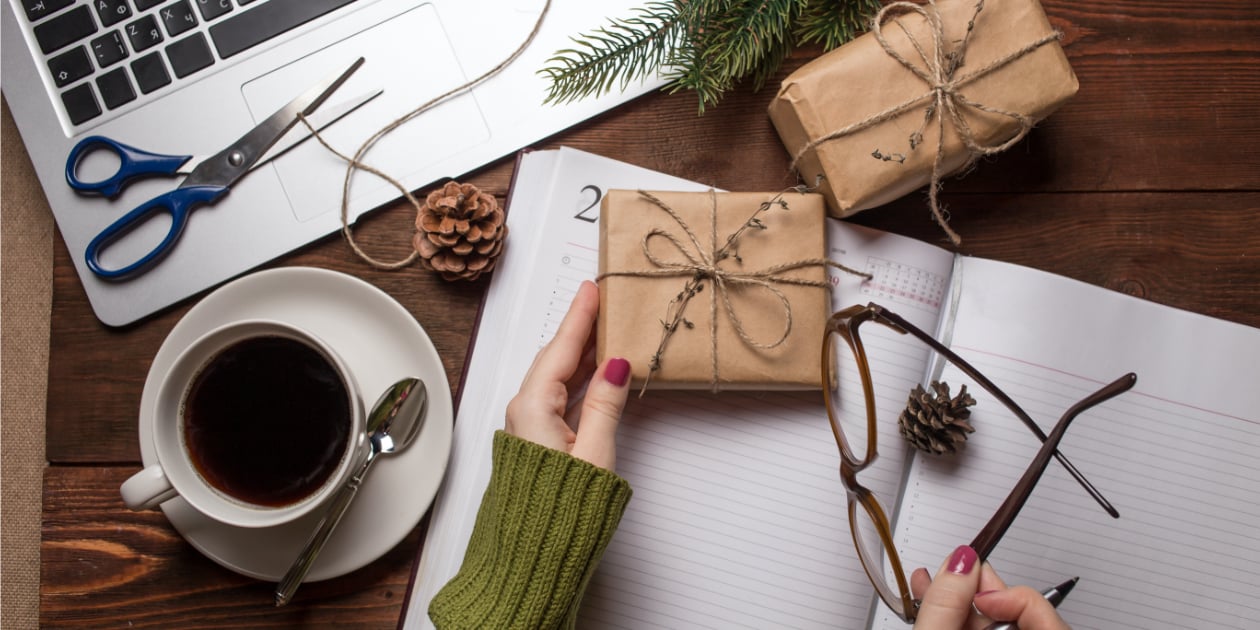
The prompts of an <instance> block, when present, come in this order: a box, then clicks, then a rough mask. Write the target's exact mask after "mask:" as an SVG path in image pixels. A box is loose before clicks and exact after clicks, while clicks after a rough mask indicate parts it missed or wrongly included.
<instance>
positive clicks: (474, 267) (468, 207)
mask: <svg viewBox="0 0 1260 630" xmlns="http://www.w3.org/2000/svg"><path fill="white" fill-rule="evenodd" d="M504 219H505V215H504V214H503V209H502V208H500V207H499V202H498V201H496V200H495V198H494V196H493V195H489V194H486V193H484V192H481V191H480V190H478V189H477V187H476V186H473V185H472V184H460V183H458V182H454V181H451V182H447V183H446V185H445V186H443V187H442V188H441V189H440V190H435V191H433V192H431V193H429V196H428V197H427V198H426V199H425V200H424V207H423V208H421V209H420V213H419V214H418V215H417V216H416V235H415V238H414V239H413V244H414V245H415V248H416V251H417V252H419V253H420V264H421V265H422V266H424V268H425V269H430V270H432V271H436V272H438V273H439V274H441V275H442V278H443V279H445V280H469V281H472V280H476V279H477V278H479V277H480V276H481V274H483V273H486V272H489V271H490V270H492V269H494V264H495V261H496V260H497V259H498V257H499V253H500V252H502V251H503V241H504V240H505V239H506V238H507V232H508V228H507V225H505V224H504Z"/></svg>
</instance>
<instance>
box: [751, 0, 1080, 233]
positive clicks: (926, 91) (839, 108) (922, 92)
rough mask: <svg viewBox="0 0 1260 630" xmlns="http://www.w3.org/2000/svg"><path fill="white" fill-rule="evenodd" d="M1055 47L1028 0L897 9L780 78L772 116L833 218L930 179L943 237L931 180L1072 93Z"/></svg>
mask: <svg viewBox="0 0 1260 630" xmlns="http://www.w3.org/2000/svg"><path fill="white" fill-rule="evenodd" d="M981 7H982V8H981ZM1058 39H1059V33H1058V32H1056V31H1055V30H1054V29H1053V28H1051V26H1050V23H1049V21H1048V20H1047V19H1046V14H1045V12H1044V11H1043V10H1042V8H1041V5H1040V4H1039V3H1038V2H1037V0H986V1H985V2H983V3H982V4H978V3H977V2H976V0H937V1H936V2H931V1H929V2H928V3H927V4H925V5H920V4H913V3H909V2H896V3H893V4H890V5H888V6H886V7H885V8H884V9H883V10H882V11H881V12H880V14H879V16H878V17H877V18H876V20H875V21H874V22H873V25H872V29H871V32H869V33H867V34H865V35H863V36H861V37H858V38H856V39H854V40H853V41H851V42H849V43H847V44H845V45H843V46H841V47H839V48H836V49H835V50H832V51H831V52H829V53H826V54H824V55H822V56H821V57H819V58H818V59H815V60H814V61H811V62H810V63H808V64H806V65H804V66H802V67H801V68H800V69H799V70H797V71H796V72H793V73H792V74H791V75H789V76H788V77H787V79H785V80H784V81H783V84H782V86H781V88H780V90H779V93H778V95H777V96H776V97H775V99H774V101H773V102H772V103H771V104H770V110H769V113H770V118H771V120H772V121H773V123H774V125H775V128H776V129H778V132H779V136H780V137H781V138H782V139H783V143H784V145H785V146H786V147H787V149H788V152H789V153H790V154H791V155H792V156H793V165H794V166H795V167H796V168H797V169H798V170H799V171H800V173H801V176H802V177H803V179H804V181H805V182H806V183H808V184H811V185H813V183H814V182H815V181H816V180H818V176H819V175H822V179H821V180H819V192H821V193H822V194H823V195H824V196H825V197H826V198H827V204H828V206H829V208H830V210H831V213H832V214H833V215H834V216H837V217H845V216H848V215H851V214H853V213H855V212H858V211H860V210H864V209H867V208H872V207H875V206H878V205H882V204H884V203H887V202H889V201H892V200H894V199H897V198H898V197H901V196H903V195H905V194H906V193H909V192H911V191H913V190H915V189H917V188H919V187H921V186H923V185H924V184H929V183H930V184H932V186H931V188H930V194H931V195H932V200H931V201H932V205H933V212H934V213H936V215H937V216H936V218H937V221H938V222H940V223H941V225H942V227H945V229H946V231H947V232H949V228H948V227H947V226H946V225H945V221H944V217H943V216H942V215H941V214H940V212H939V209H938V208H937V207H936V198H935V193H936V188H937V184H938V182H939V180H940V178H943V177H945V176H947V175H949V174H951V173H953V172H956V171H958V170H960V169H962V168H964V167H965V166H967V165H968V164H970V162H971V161H972V160H973V159H975V158H976V157H978V156H980V155H986V154H991V153H996V152H999V151H1002V150H1005V149H1006V148H1007V147H1009V146H1010V145H1011V144H1013V143H1014V142H1017V141H1018V140H1019V139H1020V138H1022V137H1023V136H1024V134H1026V133H1027V131H1028V130H1029V129H1030V128H1031V127H1032V125H1033V123H1035V122H1036V121H1038V120H1041V119H1042V118H1044V117H1046V116H1048V115H1049V114H1050V113H1051V112H1053V111H1054V110H1055V109H1057V108H1058V107H1059V106H1060V105H1062V104H1063V103H1064V102H1066V101H1067V100H1068V99H1069V98H1071V97H1072V95H1074V94H1076V90H1077V81H1076V75H1075V74H1073V72H1072V67H1071V66H1070V65H1069V64H1068V60H1067V57H1066V56H1065V55H1064V54H1063V48H1062V47H1061V46H1060V45H1059V42H1058ZM942 130H943V135H942ZM942 138H943V142H942ZM938 148H939V149H940V152H939V155H938ZM950 234H951V238H954V239H955V240H957V239H956V235H953V234H952V232H950Z"/></svg>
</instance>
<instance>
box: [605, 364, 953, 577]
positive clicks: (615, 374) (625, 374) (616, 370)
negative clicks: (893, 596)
mask: <svg viewBox="0 0 1260 630" xmlns="http://www.w3.org/2000/svg"><path fill="white" fill-rule="evenodd" d="M604 380H606V381H608V382H609V383H612V384H613V385H616V386H617V387H621V386H623V385H625V384H626V382H627V381H629V380H630V362H629V361H627V360H625V359H609V360H608V366H607V367H605V368H604ZM973 555H974V554H973Z"/></svg>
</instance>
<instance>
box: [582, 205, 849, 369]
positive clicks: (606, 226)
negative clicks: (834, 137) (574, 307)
mask: <svg viewBox="0 0 1260 630" xmlns="http://www.w3.org/2000/svg"><path fill="white" fill-rule="evenodd" d="M825 220H826V204H825V202H824V200H823V198H822V196H821V195H818V194H812V193H796V192H788V193H778V194H776V193H721V192H715V191H709V192H689V193H681V192H644V191H631V190H611V191H609V192H608V194H607V195H605V197H604V199H603V202H602V205H601V214H600V219H599V221H600V237H599V277H598V283H599V290H600V307H599V322H598V329H597V330H598V332H597V342H596V354H597V358H598V360H599V361H600V362H602V361H603V360H604V359H605V358H607V357H623V358H625V359H627V360H629V361H630V364H631V366H632V371H631V376H632V379H633V382H634V383H635V384H636V385H637V386H640V387H642V388H643V389H646V388H647V386H648V384H650V385H651V387H653V388H667V389H709V390H712V391H718V390H721V389H817V388H819V386H820V383H821V380H822V371H821V367H820V357H821V352H822V333H823V330H824V326H825V324H826V321H827V317H828V315H829V313H830V306H831V297H830V288H829V283H828V279H827V272H826V267H828V266H838V265H836V264H835V263H831V262H830V261H827V260H825V256H826V229H825V226H824V221H825Z"/></svg>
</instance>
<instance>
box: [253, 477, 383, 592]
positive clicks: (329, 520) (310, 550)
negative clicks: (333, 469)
mask: <svg viewBox="0 0 1260 630" xmlns="http://www.w3.org/2000/svg"><path fill="white" fill-rule="evenodd" d="M374 454H375V453H370V454H369V455H368V457H367V459H366V460H364V462H363V464H362V465H361V466H359V470H358V471H357V472H355V474H354V476H353V477H351V478H350V481H349V482H347V483H346V485H344V486H342V488H341V490H339V491H337V494H336V495H335V496H334V497H333V499H332V501H331V502H330V503H329V504H328V510H327V511H326V512H324V518H322V519H320V521H319V525H318V526H316V527H315V531H314V532H313V533H312V534H311V537H310V538H309V539H307V541H306V546H305V547H302V553H299V554H298V557H297V559H296V560H294V561H293V564H292V565H290V566H289V570H288V572H286V573H285V574H284V578H282V579H281V580H280V583H279V584H277V585H276V606H283V605H285V604H287V603H289V600H290V599H292V598H293V594H294V593H296V592H297V589H298V586H299V585H301V584H302V579H303V578H305V577H306V574H307V573H308V572H310V570H311V565H313V564H315V559H316V558H318V557H319V552H320V551H321V550H323V548H324V544H325V543H327V542H328V538H329V537H330V536H332V533H333V530H334V529H336V528H337V523H340V522H341V517H343V516H345V514H346V509H347V508H349V507H350V502H351V501H353V500H354V496H355V495H356V494H358V492H359V485H360V484H361V483H362V482H363V476H364V475H365V474H366V473H367V470H368V467H369V466H371V465H372V461H373V460H374V459H376V458H375V457H373V455H374Z"/></svg>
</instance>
